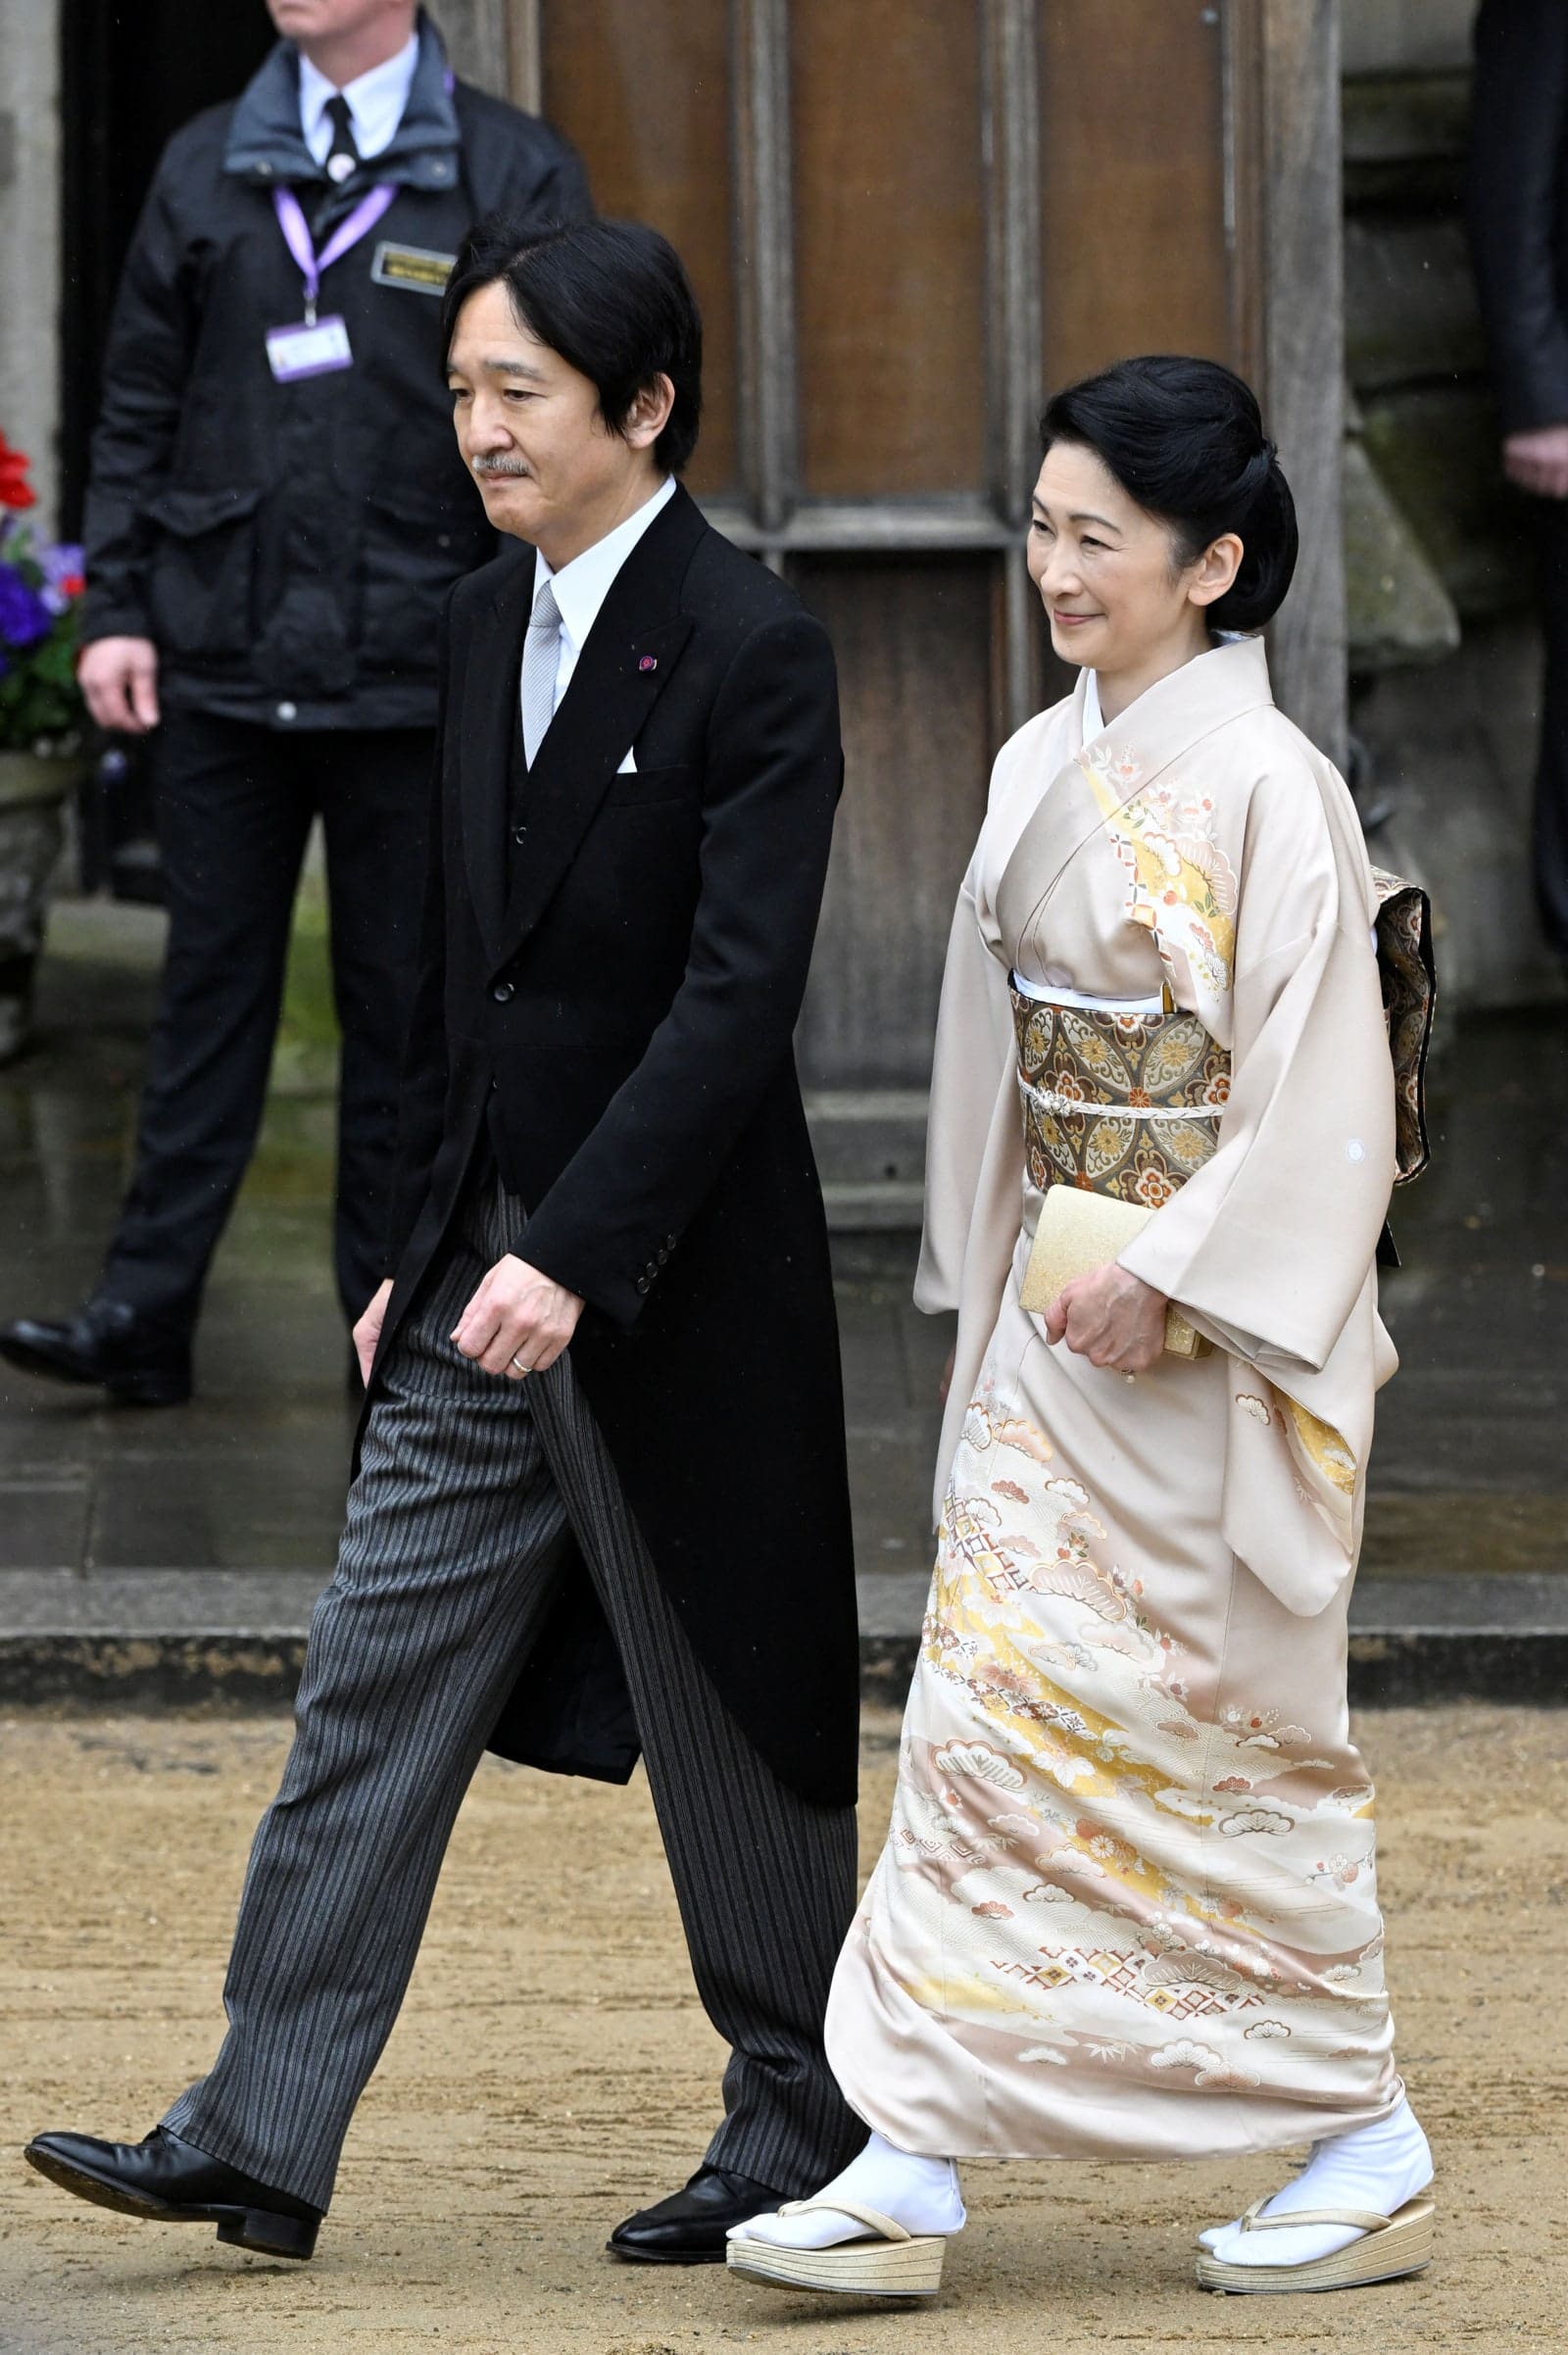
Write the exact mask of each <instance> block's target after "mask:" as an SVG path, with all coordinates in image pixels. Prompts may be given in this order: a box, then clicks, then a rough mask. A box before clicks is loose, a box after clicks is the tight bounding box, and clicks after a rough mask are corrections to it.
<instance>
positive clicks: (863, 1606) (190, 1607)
mask: <svg viewBox="0 0 1568 2355" xmlns="http://www.w3.org/2000/svg"><path fill="white" fill-rule="evenodd" d="M928 1584H929V1582H928V1580H927V1578H926V1576H925V1574H924V1573H923V1572H917V1571H887V1572H869V1573H865V1574H862V1575H861V1577H860V1578H859V1579H858V1582H857V1585H858V1596H859V1606H860V1686H861V1691H862V1693H863V1694H864V1695H865V1697H866V1698H867V1699H868V1700H877V1701H882V1702H887V1703H892V1704H894V1705H895V1706H896V1705H898V1704H899V1703H901V1702H902V1699H903V1695H904V1690H905V1688H906V1686H907V1683H908V1680H909V1676H910V1674H911V1672H912V1669H913V1666H914V1660H915V1652H916V1647H917V1644H918V1640H919V1629H920V1618H921V1613H922V1612H923V1610H924V1607H925V1599H926V1592H927V1587H928ZM320 1588H321V1581H320V1579H319V1575H318V1574H317V1573H316V1572H315V1571H280V1570H227V1571H223V1570H213V1571H205V1570H128V1571H120V1572H116V1571H102V1572H94V1573H93V1574H92V1575H91V1576H90V1577H86V1578H82V1577H78V1576H76V1575H74V1574H73V1573H71V1572H57V1571H31V1570H11V1571H5V1572H0V1705H4V1706H6V1707H13V1708H14V1707H17V1706H19V1705H25V1704H28V1703H58V1702H72V1703H78V1704H80V1703H86V1704H90V1705H93V1706H97V1707H100V1708H117V1707H118V1708H140V1707H145V1706H148V1705H150V1704H157V1705H164V1706H167V1705H175V1706H183V1705H188V1704H192V1703H198V1702H211V1701H215V1700H228V1701H232V1702H237V1703H243V1704H246V1705H248V1706H252V1707H254V1706H258V1705H268V1704H275V1705H283V1704H285V1703H286V1702H287V1701H288V1700H289V1699H291V1697H292V1695H293V1693H294V1689H295V1687H296V1685H297V1683H298V1681H299V1674H300V1669H301V1665H302V1663H303V1660H304V1656H305V1639H306V1631H307V1629H308V1627H309V1623H310V1615H311V1610H312V1607H313V1605H314V1603H315V1601H316V1598H317V1596H318V1595H319V1593H320ZM1350 1697H1351V1699H1352V1700H1353V1701H1355V1702H1357V1703H1358V1704H1359V1705H1361V1706H1363V1707H1365V1706H1370V1705H1374V1704H1382V1705H1390V1704H1396V1703H1410V1702H1420V1701H1434V1700H1455V1699H1467V1700H1493V1701H1520V1702H1530V1703H1534V1704H1537V1705H1540V1704H1542V1703H1547V1704H1560V1703H1562V1702H1563V1701H1564V1699H1565V1698H1568V1576H1563V1575H1557V1574H1551V1573H1544V1572H1505V1573H1499V1574H1497V1575H1495V1576H1487V1575H1484V1574H1470V1573H1461V1572H1455V1573H1451V1574H1448V1575H1445V1576H1442V1577H1426V1578H1421V1577H1397V1578H1365V1579H1363V1580H1361V1581H1360V1583H1359V1585H1358V1586H1357V1589H1356V1592H1355V1595H1354V1597H1353V1600H1352V1603H1351V1609H1350Z"/></svg>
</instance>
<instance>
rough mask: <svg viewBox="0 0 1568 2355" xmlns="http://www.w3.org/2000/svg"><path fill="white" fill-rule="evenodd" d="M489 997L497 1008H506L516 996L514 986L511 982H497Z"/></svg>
mask: <svg viewBox="0 0 1568 2355" xmlns="http://www.w3.org/2000/svg"><path fill="white" fill-rule="evenodd" d="M490 995H491V997H492V998H493V999H494V1000H495V1002H496V1004H497V1006H506V1005H508V1004H509V1003H510V1002H511V1000H512V999H514V998H515V996H516V995H517V990H516V984H515V982H511V981H498V982H497V983H496V986H495V988H494V989H493V990H492V991H491V992H490Z"/></svg>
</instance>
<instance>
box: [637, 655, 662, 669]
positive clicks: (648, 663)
mask: <svg viewBox="0 0 1568 2355" xmlns="http://www.w3.org/2000/svg"><path fill="white" fill-rule="evenodd" d="M637 667H638V669H639V670H657V669H658V668H659V657H658V655H644V657H643V659H642V661H641V662H639V663H638V665H637Z"/></svg>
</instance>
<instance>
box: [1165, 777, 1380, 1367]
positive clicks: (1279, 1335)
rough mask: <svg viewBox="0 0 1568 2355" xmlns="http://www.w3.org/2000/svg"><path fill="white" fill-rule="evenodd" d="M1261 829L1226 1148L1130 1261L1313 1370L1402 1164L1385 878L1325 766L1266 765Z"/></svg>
mask: <svg viewBox="0 0 1568 2355" xmlns="http://www.w3.org/2000/svg"><path fill="white" fill-rule="evenodd" d="M1247 831H1248V840H1247V846H1246V852H1245V858H1244V864H1243V875H1242V892H1241V905H1240V908H1239V910H1238V921H1237V941H1236V971H1235V976H1234V983H1233V1007H1234V1029H1233V1048H1232V1067H1231V1083H1230V1096H1229V1099H1228V1102H1227V1104H1226V1109H1225V1112H1224V1115H1223V1117H1222V1119H1221V1121H1220V1124H1219V1137H1218V1144H1217V1149H1216V1151H1215V1153H1214V1154H1213V1156H1212V1158H1211V1159H1210V1160H1209V1161H1207V1162H1206V1163H1205V1164H1204V1166H1203V1167H1202V1168H1201V1170H1199V1171H1198V1172H1197V1174H1196V1175H1195V1176H1194V1177H1192V1178H1191V1179H1190V1180H1189V1181H1188V1183H1187V1184H1186V1185H1185V1186H1184V1187H1182V1189H1181V1190H1180V1192H1179V1193H1177V1194H1176V1195H1174V1196H1173V1197H1172V1199H1171V1200H1170V1201H1169V1202H1167V1203H1165V1205H1164V1206H1163V1207H1162V1208H1160V1209H1158V1210H1156V1211H1155V1213H1154V1215H1153V1217H1152V1219H1151V1220H1150V1221H1149V1223H1148V1225H1147V1226H1146V1227H1145V1229H1144V1231H1143V1233H1142V1234H1141V1235H1140V1236H1139V1237H1138V1238H1137V1239H1136V1241H1135V1242H1133V1243H1132V1244H1131V1245H1129V1247H1128V1248H1127V1250H1126V1251H1123V1252H1122V1253H1121V1265H1122V1266H1124V1267H1126V1268H1128V1269H1129V1270H1130V1271H1131V1272H1132V1273H1133V1274H1134V1275H1137V1276H1141V1277H1142V1278H1143V1279H1144V1281H1145V1282H1146V1283H1149V1284H1152V1285H1153V1286H1154V1287H1155V1289H1156V1290H1157V1291H1159V1292H1162V1293H1164V1294H1165V1295H1166V1296H1167V1297H1168V1298H1170V1299H1172V1300H1179V1301H1180V1302H1181V1304H1182V1305H1183V1307H1184V1308H1187V1309H1189V1310H1191V1311H1196V1312H1197V1313H1198V1314H1199V1315H1200V1316H1201V1317H1203V1318H1206V1319H1207V1320H1208V1321H1209V1322H1211V1323H1212V1324H1214V1325H1216V1326H1218V1327H1220V1328H1222V1329H1223V1334H1224V1337H1225V1338H1226V1340H1227V1341H1228V1343H1230V1344H1231V1346H1233V1347H1235V1348H1237V1349H1239V1350H1240V1351H1241V1353H1243V1354H1245V1355H1247V1356H1249V1357H1252V1358H1256V1357H1258V1356H1260V1355H1263V1354H1265V1353H1266V1354H1268V1355H1269V1356H1271V1357H1273V1358H1275V1359H1279V1360H1290V1361H1295V1362H1296V1363H1297V1364H1299V1365H1300V1366H1302V1367H1304V1368H1307V1369H1311V1370H1314V1371H1315V1370H1319V1369H1321V1368H1322V1367H1323V1366H1324V1365H1325V1363H1326V1362H1327V1360H1328V1358H1329V1356H1330V1354H1331V1353H1332V1351H1333V1350H1334V1349H1335V1346H1336V1344H1337V1342H1338V1340H1339V1338H1340V1336H1341V1334H1342V1332H1343V1331H1344V1330H1345V1328H1346V1325H1347V1322H1348V1319H1349V1318H1350V1316H1351V1313H1352V1310H1353V1309H1354V1308H1355V1306H1356V1303H1357V1301H1358V1300H1360V1298H1361V1296H1362V1293H1363V1290H1364V1287H1365V1285H1366V1282H1367V1276H1368V1271H1369V1269H1370V1267H1371V1265H1372V1261H1373V1255H1374V1252H1375V1251H1376V1248H1377V1241H1378V1236H1379V1234H1380V1232H1381V1229H1382V1223H1383V1217H1384V1213H1385V1210H1386V1209H1387V1206H1388V1201H1389V1194H1390V1190H1391V1187H1392V1185H1393V1181H1394V1170H1395V1128H1394V1114H1395V1097H1394V1074H1393V1066H1392V1063H1391V1061H1390V1056H1389V1046H1388V1038H1387V1034H1386V1031H1385V1027H1384V1021H1383V1007H1382V996H1381V991H1380V988H1379V981H1378V969H1377V959H1376V957H1375V955H1374V952H1373V949H1372V945H1371V941H1370V939H1369V937H1368V907H1369V902H1370V883H1369V881H1368V880H1367V879H1366V878H1365V876H1364V875H1363V874H1361V873H1359V872H1358V870H1357V863H1356V861H1357V857H1359V860H1360V865H1361V867H1362V868H1364V865H1365V857H1364V853H1362V852H1360V849H1359V843H1358V842H1357V843H1355V844H1351V843H1350V842H1349V841H1348V839H1346V836H1347V832H1348V829H1347V827H1346V826H1345V825H1343V824H1337V823H1336V822H1334V818H1333V816H1332V815H1331V812H1330V810H1328V808H1327V807H1326V806H1325V801H1324V799H1323V796H1322V794H1321V792H1320V790H1319V787H1318V783H1317V780H1316V779H1315V778H1314V777H1313V776H1312V775H1311V774H1310V773H1309V772H1305V773H1302V772H1294V773H1292V772H1286V773H1283V774H1281V775H1278V776H1272V777H1269V778H1267V779H1265V780H1263V782H1262V784H1261V785H1260V787H1259V788H1258V789H1257V791H1256V792H1255V793H1254V796H1253V801H1252V805H1251V808H1250V812H1249V817H1248V829H1247Z"/></svg>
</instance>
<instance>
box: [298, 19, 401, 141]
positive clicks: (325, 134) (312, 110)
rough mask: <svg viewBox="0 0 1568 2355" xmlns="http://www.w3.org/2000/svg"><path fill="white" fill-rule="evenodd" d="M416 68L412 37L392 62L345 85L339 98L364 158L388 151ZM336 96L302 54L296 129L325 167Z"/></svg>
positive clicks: (332, 85)
mask: <svg viewBox="0 0 1568 2355" xmlns="http://www.w3.org/2000/svg"><path fill="white" fill-rule="evenodd" d="M418 62H419V36H418V34H417V33H414V34H412V35H411V37H410V38H409V39H408V40H407V41H406V42H405V43H404V45H403V47H402V48H401V49H400V50H399V51H398V53H397V55H396V56H395V57H389V58H387V59H386V60H385V61H384V62H383V63H382V64H381V65H379V66H372V67H371V68H370V71H369V73H368V74H361V75H360V77H359V79H358V80H357V81H351V82H346V83H345V84H344V86H343V90H342V92H341V95H342V96H343V97H344V98H346V99H347V100H348V102H349V114H350V117H351V118H352V121H353V125H354V144H355V146H356V147H357V148H358V149H359V151H360V153H361V155H362V156H378V155H379V154H380V152H381V150H382V148H383V147H390V146H391V144H392V134H393V132H394V131H395V130H396V129H397V127H398V124H399V123H401V122H402V120H403V111H404V109H405V107H406V106H407V105H408V103H409V86H410V84H411V83H412V82H413V80H414V69H415V67H416V66H417V64H418ZM338 95H339V91H338V87H337V84H336V82H331V81H328V80H327V78H326V75H325V74H319V73H318V71H317V69H316V68H315V67H314V66H313V65H312V63H311V61H310V59H309V58H308V57H307V56H306V55H305V54H304V52H303V51H301V53H300V129H301V130H302V131H303V132H304V134H305V144H306V146H307V147H308V148H309V149H310V151H311V153H312V155H313V156H314V157H315V158H316V160H317V162H318V163H319V164H324V163H325V162H326V156H327V150H328V148H329V147H330V146H331V144H332V125H331V123H329V122H328V121H327V119H326V104H327V100H328V99H329V98H336V97H337V96H338Z"/></svg>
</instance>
